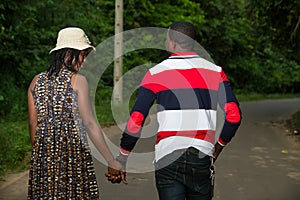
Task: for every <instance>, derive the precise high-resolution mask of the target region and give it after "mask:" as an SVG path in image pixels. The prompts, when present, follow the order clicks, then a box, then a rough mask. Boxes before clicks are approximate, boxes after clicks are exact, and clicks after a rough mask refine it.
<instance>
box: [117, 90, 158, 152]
mask: <svg viewBox="0 0 300 200" xmlns="http://www.w3.org/2000/svg"><path fill="white" fill-rule="evenodd" d="M154 99H155V94H154V92H153V91H151V90H150V89H148V88H146V87H143V86H141V87H140V88H139V94H138V97H137V100H136V102H135V104H134V106H133V108H132V110H131V112H130V117H129V119H128V121H127V125H126V128H125V130H124V132H123V134H122V138H121V144H120V147H121V148H120V154H121V155H123V156H128V155H129V154H130V152H131V151H132V149H133V148H134V146H135V144H136V142H137V141H138V139H139V138H140V134H141V129H142V127H143V125H144V122H145V119H146V117H147V116H148V113H149V110H150V108H151V106H152V105H153V102H154Z"/></svg>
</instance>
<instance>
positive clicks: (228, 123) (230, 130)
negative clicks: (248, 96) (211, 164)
mask: <svg viewBox="0 0 300 200" xmlns="http://www.w3.org/2000/svg"><path fill="white" fill-rule="evenodd" d="M221 77H222V78H221V82H220V87H219V92H218V98H219V104H220V107H221V109H222V110H223V111H224V112H225V121H224V124H223V128H222V130H221V133H220V136H219V138H218V142H217V144H216V145H215V152H214V157H215V160H216V159H217V157H218V156H219V154H220V153H221V151H222V149H223V148H224V146H226V144H228V143H229V142H230V141H231V139H232V138H233V137H234V135H235V133H236V131H237V130H238V128H239V126H240V124H241V119H242V113H241V109H240V107H239V103H238V100H237V99H236V97H235V95H234V93H233V91H232V88H231V86H230V82H229V80H228V79H227V77H226V75H225V73H224V72H223V71H222V72H221Z"/></svg>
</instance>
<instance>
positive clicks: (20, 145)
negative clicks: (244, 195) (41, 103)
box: [0, 93, 300, 176]
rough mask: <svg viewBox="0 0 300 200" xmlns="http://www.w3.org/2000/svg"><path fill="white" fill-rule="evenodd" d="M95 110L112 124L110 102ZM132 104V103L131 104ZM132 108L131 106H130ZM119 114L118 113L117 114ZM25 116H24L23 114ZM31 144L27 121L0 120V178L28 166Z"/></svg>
mask: <svg viewBox="0 0 300 200" xmlns="http://www.w3.org/2000/svg"><path fill="white" fill-rule="evenodd" d="M294 97H300V95H299V94H297V95H295V94H292V95H281V94H272V95H264V94H255V93H252V94H246V95H237V98H238V99H239V101H240V102H243V101H254V100H262V99H280V98H281V99H282V98H294ZM97 102H99V103H96V106H95V110H96V115H97V118H98V121H99V123H100V125H101V126H102V127H104V126H109V125H112V124H114V123H115V122H114V117H113V115H112V112H111V102H110V100H105V99H104V100H101V101H99V100H98V101H97ZM131 104H132V103H131ZM130 106H132V105H130ZM125 113H126V112H125ZM117 114H119V113H117ZM25 115H26V114H25ZM292 123H293V124H294V126H296V127H298V128H299V129H300V111H299V112H297V113H296V114H295V115H293V119H292ZM30 152H31V144H30V137H29V130H28V125H27V120H19V119H17V120H14V121H12V120H8V119H1V120H0V176H1V175H4V174H6V173H15V172H19V171H22V170H24V169H26V168H28V166H29V162H30Z"/></svg>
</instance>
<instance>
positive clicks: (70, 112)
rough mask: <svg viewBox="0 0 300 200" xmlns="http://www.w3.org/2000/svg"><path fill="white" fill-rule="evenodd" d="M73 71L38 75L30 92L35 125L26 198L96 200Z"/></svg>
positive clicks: (89, 155)
mask: <svg viewBox="0 0 300 200" xmlns="http://www.w3.org/2000/svg"><path fill="white" fill-rule="evenodd" d="M72 74H73V72H71V71H69V70H67V69H62V70H61V71H60V72H59V74H58V75H57V76H52V77H50V78H48V74H47V73H46V72H44V73H41V74H40V75H39V78H38V80H37V82H36V85H35V87H34V91H33V97H34V103H35V108H36V111H37V115H38V124H37V129H36V135H35V139H34V141H35V142H34V146H33V150H32V156H31V167H30V173H29V184H28V199H43V200H46V199H47V200H50V199H68V200H69V199H76V200H77V199H78V200H86V199H99V191H98V186H97V181H96V176H95V170H94V167H93V161H92V157H91V154H90V149H89V147H88V141H87V136H86V132H85V129H84V127H83V125H82V120H81V118H80V115H79V109H78V103H77V94H76V92H75V91H73V88H72V85H71V76H72Z"/></svg>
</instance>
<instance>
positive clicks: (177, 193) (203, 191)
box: [155, 148, 212, 200]
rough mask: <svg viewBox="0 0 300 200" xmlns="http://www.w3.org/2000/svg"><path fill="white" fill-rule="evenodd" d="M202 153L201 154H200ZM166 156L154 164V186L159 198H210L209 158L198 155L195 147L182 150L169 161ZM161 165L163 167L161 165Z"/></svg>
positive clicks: (167, 199) (168, 199) (187, 199)
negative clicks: (174, 158) (175, 157)
mask: <svg viewBox="0 0 300 200" xmlns="http://www.w3.org/2000/svg"><path fill="white" fill-rule="evenodd" d="M202 155H203V154H202ZM168 159H169V158H168V156H166V157H164V158H162V160H159V161H158V162H157V163H156V164H155V167H156V171H155V179H156V188H157V191H158V195H159V199H160V200H185V199H186V200H211V199H212V193H211V192H212V191H211V190H212V187H211V180H210V175H211V172H210V166H211V158H210V157H209V156H205V155H203V156H201V152H200V156H199V151H198V150H197V149H195V148H188V149H187V150H186V151H183V152H182V155H181V156H179V158H178V159H177V160H175V161H174V162H172V163H171V164H169V165H167V166H164V165H165V164H163V163H167V162H170V159H169V161H168ZM162 166H163V167H162Z"/></svg>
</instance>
